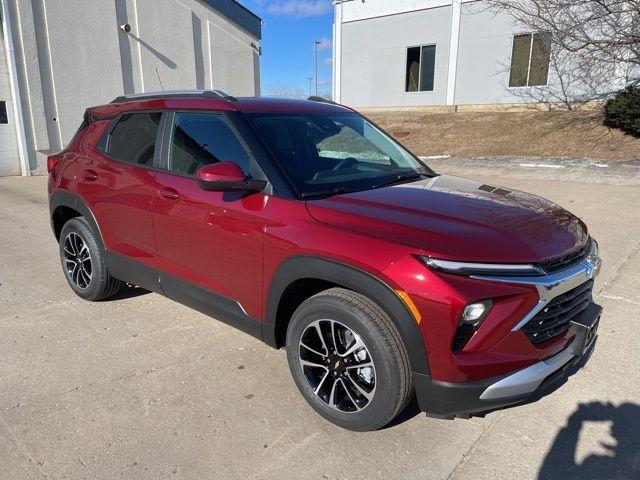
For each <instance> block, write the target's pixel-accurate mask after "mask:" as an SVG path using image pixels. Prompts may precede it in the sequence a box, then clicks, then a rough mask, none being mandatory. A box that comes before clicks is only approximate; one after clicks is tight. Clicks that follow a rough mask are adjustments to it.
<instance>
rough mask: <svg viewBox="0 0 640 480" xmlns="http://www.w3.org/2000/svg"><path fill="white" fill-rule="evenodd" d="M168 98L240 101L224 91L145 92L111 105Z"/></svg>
mask: <svg viewBox="0 0 640 480" xmlns="http://www.w3.org/2000/svg"><path fill="white" fill-rule="evenodd" d="M167 97H205V98H222V99H223V100H228V101H230V102H235V101H237V100H238V99H237V98H235V97H233V96H231V95H229V94H228V93H226V92H223V91H222V90H168V91H166V92H145V93H130V94H127V95H120V96H119V97H116V98H114V99H113V100H112V101H111V103H122V102H130V101H132V100H153V99H157V98H167Z"/></svg>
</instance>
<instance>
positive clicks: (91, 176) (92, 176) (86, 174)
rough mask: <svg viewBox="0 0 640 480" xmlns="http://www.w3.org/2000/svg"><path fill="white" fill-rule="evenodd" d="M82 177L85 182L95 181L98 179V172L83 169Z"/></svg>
mask: <svg viewBox="0 0 640 480" xmlns="http://www.w3.org/2000/svg"><path fill="white" fill-rule="evenodd" d="M82 179H83V180H84V181H85V182H95V181H96V180H97V179H98V174H97V173H96V172H94V171H93V170H85V171H83V172H82Z"/></svg>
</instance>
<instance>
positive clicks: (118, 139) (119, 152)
mask: <svg viewBox="0 0 640 480" xmlns="http://www.w3.org/2000/svg"><path fill="white" fill-rule="evenodd" d="M161 117H162V114H161V113H159V112H152V113H148V112H145V113H127V114H125V115H123V116H122V117H120V120H118V124H117V125H116V126H115V127H114V129H113V130H112V131H111V135H110V136H109V143H108V145H107V153H108V154H109V155H110V156H111V157H113V158H116V159H118V160H122V161H124V162H129V163H136V164H138V165H149V166H151V165H153V155H154V152H155V145H156V136H157V135H158V128H159V126H160V118H161Z"/></svg>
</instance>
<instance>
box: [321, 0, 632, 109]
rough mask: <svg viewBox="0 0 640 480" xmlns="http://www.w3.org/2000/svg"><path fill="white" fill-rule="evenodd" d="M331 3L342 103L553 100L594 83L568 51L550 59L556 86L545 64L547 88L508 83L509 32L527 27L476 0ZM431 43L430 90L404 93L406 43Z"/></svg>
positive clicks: (575, 95) (618, 82)
mask: <svg viewBox="0 0 640 480" xmlns="http://www.w3.org/2000/svg"><path fill="white" fill-rule="evenodd" d="M335 8H336V10H335V12H336V17H335V18H336V24H335V25H334V40H335V41H334V48H335V49H336V50H335V51H334V62H335V63H336V65H334V75H335V78H334V92H337V93H336V95H335V98H336V100H338V101H339V102H341V103H345V104H347V105H353V106H355V107H361V108H362V107H408V106H409V107H420V106H431V105H434V106H438V105H443V106H444V105H448V106H451V107H453V106H460V105H495V104H516V103H523V102H556V101H559V100H560V99H562V98H563V95H566V99H568V100H570V99H575V100H579V99H581V98H582V97H583V96H584V95H585V93H587V92H588V91H589V89H590V88H592V87H593V85H590V84H583V85H581V84H580V81H579V79H580V72H579V71H574V72H572V71H571V60H570V57H569V56H565V57H563V58H562V59H559V58H557V57H556V66H557V67H558V68H559V69H560V71H563V72H564V82H563V84H562V85H561V83H560V78H559V76H558V73H557V72H556V71H554V63H553V62H551V64H550V66H549V74H548V81H547V85H546V86H543V87H515V88H513V87H509V70H510V62H511V54H512V48H513V37H514V35H516V34H520V33H531V32H530V31H528V30H523V29H522V27H519V26H518V24H517V23H516V22H515V21H514V19H513V18H512V17H511V16H509V15H508V14H506V13H502V14H495V13H493V12H490V11H487V10H486V5H484V4H483V3H482V2H481V1H475V0H395V1H394V2H388V1H385V0H368V1H367V2H346V3H340V4H337V5H336V7H335ZM457 12H459V14H458V13H457ZM429 44H436V64H435V78H434V90H433V91H432V92H412V93H407V92H405V78H406V55H407V48H408V47H412V46H418V45H429ZM624 73H625V72H621V74H620V78H613V79H607V81H605V82H603V83H604V85H603V88H604V89H605V91H609V90H610V89H611V88H614V87H613V86H614V85H615V86H617V87H618V88H622V87H623V86H624V85H625V83H626V80H625V74H624ZM567 78H570V81H567ZM561 87H562V88H561ZM563 90H564V91H563ZM601 90H602V89H601Z"/></svg>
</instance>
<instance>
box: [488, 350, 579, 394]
mask: <svg viewBox="0 0 640 480" xmlns="http://www.w3.org/2000/svg"><path fill="white" fill-rule="evenodd" d="M573 357H575V353H574V352H573V349H570V348H567V349H565V350H563V351H561V352H560V353H558V354H556V355H554V356H553V357H551V358H547V359H546V360H543V361H541V362H538V363H536V364H534V365H531V366H530V367H527V368H525V369H523V370H520V371H518V372H516V373H514V374H512V375H509V376H508V377H505V378H503V379H502V380H500V381H498V382H496V383H494V384H492V385H490V386H488V387H487V388H486V390H485V391H484V392H482V395H480V400H497V399H500V398H513V397H518V396H521V395H526V394H528V393H531V392H533V391H534V390H535V389H537V388H538V387H539V386H540V384H542V382H544V379H545V378H547V377H548V376H549V375H551V374H552V373H554V372H556V371H558V370H560V369H561V368H562V367H563V366H565V365H566V364H567V363H569V362H570V361H571V359H572V358H573Z"/></svg>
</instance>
